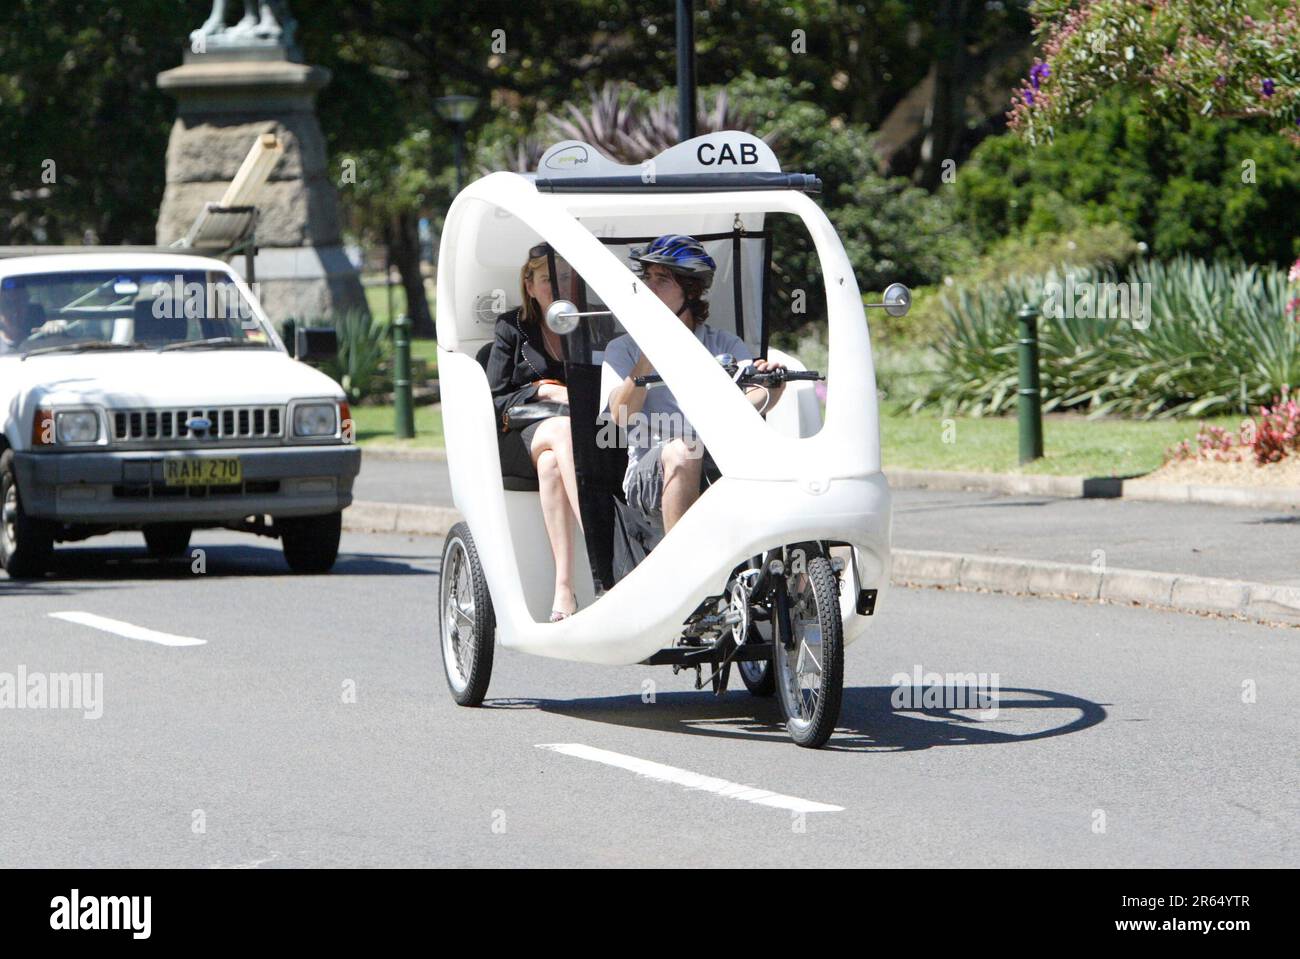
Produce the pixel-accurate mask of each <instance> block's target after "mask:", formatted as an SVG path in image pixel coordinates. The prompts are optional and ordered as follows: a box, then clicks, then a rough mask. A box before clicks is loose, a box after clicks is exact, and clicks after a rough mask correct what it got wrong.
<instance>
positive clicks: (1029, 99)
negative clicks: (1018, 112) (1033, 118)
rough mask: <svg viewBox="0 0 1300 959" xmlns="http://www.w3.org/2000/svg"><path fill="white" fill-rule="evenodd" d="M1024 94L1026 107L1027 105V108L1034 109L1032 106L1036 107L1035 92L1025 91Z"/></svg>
mask: <svg viewBox="0 0 1300 959" xmlns="http://www.w3.org/2000/svg"><path fill="white" fill-rule="evenodd" d="M1022 93H1023V95H1024V98H1025V105H1026V106H1030V107H1032V106H1033V105H1034V91H1033V90H1024V91H1022Z"/></svg>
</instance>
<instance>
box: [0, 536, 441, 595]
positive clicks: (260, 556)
mask: <svg viewBox="0 0 1300 959" xmlns="http://www.w3.org/2000/svg"><path fill="white" fill-rule="evenodd" d="M194 549H201V550H202V551H203V572H201V573H200V572H197V571H196V567H195V563H196V559H195V557H194V555H193V551H194ZM432 559H433V557H425V556H409V555H396V554H388V553H370V552H354V551H350V550H342V551H340V552H339V558H338V562H336V563H335V564H334V569H333V571H332V572H330V573H328V574H326V575H330V576H425V575H429V574H430V570H429V569H428V568H425V567H422V566H417V565H414V564H415V563H417V562H419V563H422V564H423V563H428V562H430V561H431V560H432ZM294 575H295V574H294V573H293V572H292V571H290V569H289V564H288V563H287V562H285V559H284V553H283V552H282V551H281V550H280V548H279V546H278V544H277V545H275V546H269V545H268V546H258V545H235V546H225V545H223V546H204V545H202V544H201V543H200V544H198V545H196V546H195V547H191V549H190V550H187V551H186V553H185V555H184V556H183V557H181V558H180V559H175V560H158V559H154V558H152V557H151V556H149V554H148V553H147V552H146V550H145V548H144V546H143V545H142V546H139V547H131V546H82V547H60V548H59V549H56V550H55V552H54V559H53V561H52V562H51V564H50V571H49V573H47V574H46V576H45V578H44V579H41V580H25V581H22V582H21V583H19V582H15V581H9V580H5V581H3V586H0V591H8V590H9V589H11V588H14V587H19V588H22V589H25V590H26V591H27V592H28V593H35V592H40V593H42V594H43V595H50V593H51V589H53V588H56V587H57V585H58V584H61V583H91V582H97V581H98V582H103V581H110V580H117V581H120V580H147V581H158V580H183V579H193V578H195V577H196V576H204V577H215V578H218V579H220V578H224V577H245V576H294ZM66 591H67V590H65V592H66Z"/></svg>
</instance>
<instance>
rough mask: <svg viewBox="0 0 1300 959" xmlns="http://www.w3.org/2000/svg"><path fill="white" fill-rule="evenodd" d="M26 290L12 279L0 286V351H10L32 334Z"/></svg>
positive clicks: (29, 305)
mask: <svg viewBox="0 0 1300 959" xmlns="http://www.w3.org/2000/svg"><path fill="white" fill-rule="evenodd" d="M31 305H32V304H31V303H29V302H28V300H27V290H25V289H24V288H23V287H21V286H19V285H18V284H16V283H13V282H12V281H6V282H5V283H4V285H3V286H0V353H12V352H14V351H15V350H17V349H18V347H19V345H20V344H21V343H22V342H23V341H24V340H26V339H27V337H29V336H31V335H32V324H31V320H32V311H31Z"/></svg>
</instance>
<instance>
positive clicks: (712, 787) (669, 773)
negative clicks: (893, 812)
mask: <svg viewBox="0 0 1300 959" xmlns="http://www.w3.org/2000/svg"><path fill="white" fill-rule="evenodd" d="M537 748H538V749H549V750H551V751H552V752H557V753H563V754H564V755H566V756H576V757H577V758H578V759H589V760H591V761H592V762H595V763H604V764H605V765H606V766H616V767H618V768H619V769H626V770H628V771H629V772H634V773H636V774H637V775H638V776H645V777H646V778H648V779H657V780H658V781H660V782H666V783H676V784H677V785H678V786H685V787H686V788H687V789H700V790H703V791H704V792H711V793H715V794H717V795H719V796H726V797H727V798H728V799H740V800H743V801H745V802H752V803H757V804H758V805H760V806H774V807H776V808H777V809H789V810H791V811H793V812H843V811H844V807H843V806H830V805H827V804H826V803H820V802H813V801H812V800H809V799H800V798H799V797H798V796H783V795H781V794H780V793H774V792H771V791H770V790H767V789H756V788H755V787H753V786H743V785H741V784H740V783H733V782H728V781H727V780H725V779H718V778H716V777H714V776H704V775H701V774H700V773H693V772H691V771H690V770H687V769H678V768H677V767H676V766H665V765H664V764H663V763H656V762H651V761H650V760H648V759H637V758H636V757H635V756H625V755H623V754H622V753H615V752H610V751H609V750H608V749H597V748H596V747H594V746H584V745H583V744H582V743H538V745H537Z"/></svg>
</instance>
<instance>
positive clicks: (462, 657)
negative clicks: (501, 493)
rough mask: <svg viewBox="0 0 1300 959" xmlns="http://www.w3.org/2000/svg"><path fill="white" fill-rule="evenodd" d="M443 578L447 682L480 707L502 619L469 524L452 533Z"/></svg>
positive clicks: (456, 694) (465, 701) (462, 699)
mask: <svg viewBox="0 0 1300 959" xmlns="http://www.w3.org/2000/svg"><path fill="white" fill-rule="evenodd" d="M439 581H440V583H439V598H440V602H439V603H438V630H439V635H440V638H441V646H442V665H443V669H444V670H445V671H446V673H447V686H448V687H449V688H450V689H451V695H452V698H453V699H455V700H456V702H457V703H459V704H460V705H462V706H477V705H479V704H480V703H482V702H483V697H484V696H486V695H487V688H488V680H490V679H491V678H492V650H493V646H492V644H493V642H494V640H495V639H496V629H497V623H496V614H495V613H494V612H493V610H492V597H491V596H490V595H489V594H488V587H487V579H486V577H484V575H483V567H482V565H481V564H480V563H479V560H478V551H477V550H476V549H475V548H474V540H473V538H472V537H471V536H470V535H469V527H468V526H466V525H465V524H464V523H457V524H456V525H455V526H453V527H452V528H451V532H449V533H448V534H447V542H446V544H445V545H444V546H443V549H442V566H441V573H440V575H439Z"/></svg>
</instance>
